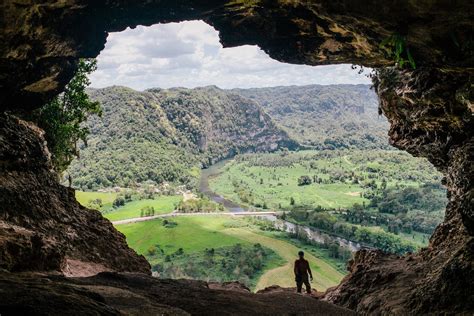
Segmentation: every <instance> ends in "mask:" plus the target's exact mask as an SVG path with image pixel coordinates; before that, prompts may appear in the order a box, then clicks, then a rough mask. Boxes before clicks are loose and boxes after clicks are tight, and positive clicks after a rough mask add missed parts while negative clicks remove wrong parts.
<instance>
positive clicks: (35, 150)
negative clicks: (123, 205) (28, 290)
mask: <svg viewBox="0 0 474 316" xmlns="http://www.w3.org/2000/svg"><path fill="white" fill-rule="evenodd" d="M42 133H43V132H42V130H40V129H39V128H37V127H35V126H34V125H32V124H31V123H27V122H25V121H21V120H19V119H17V118H15V117H13V116H10V115H6V114H0V183H1V186H0V268H2V269H6V270H9V271H25V270H27V271H31V270H34V271H50V270H56V271H63V272H64V273H67V274H68V275H78V276H84V275H92V274H96V273H98V272H101V271H108V270H114V271H133V272H142V273H150V266H149V264H148V262H147V261H146V260H145V258H144V257H143V256H138V255H137V254H136V253H135V252H134V251H133V250H132V249H130V248H129V247H128V246H127V244H126V242H125V237H124V236H123V235H122V234H121V233H119V232H118V231H117V230H116V229H115V228H114V227H113V226H112V224H111V223H110V222H109V221H108V220H106V219H104V218H103V217H102V215H101V214H100V213H99V212H98V211H93V210H89V209H86V208H85V207H83V206H81V205H80V204H79V203H78V202H77V201H76V199H75V197H74V190H72V189H68V188H66V187H64V186H62V185H60V184H59V183H58V181H57V179H56V177H55V175H54V174H53V173H52V172H51V170H50V160H49V153H48V151H47V148H46V146H45V141H44V138H43V136H42Z"/></svg>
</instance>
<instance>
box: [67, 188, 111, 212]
mask: <svg viewBox="0 0 474 316" xmlns="http://www.w3.org/2000/svg"><path fill="white" fill-rule="evenodd" d="M116 198H117V193H114V192H84V191H76V199H77V201H78V202H79V203H81V205H83V206H86V207H87V206H88V204H89V203H90V201H92V200H96V199H101V200H102V207H101V208H100V210H105V209H109V208H112V203H113V202H114V200H115V199H116ZM100 210H99V211H100Z"/></svg>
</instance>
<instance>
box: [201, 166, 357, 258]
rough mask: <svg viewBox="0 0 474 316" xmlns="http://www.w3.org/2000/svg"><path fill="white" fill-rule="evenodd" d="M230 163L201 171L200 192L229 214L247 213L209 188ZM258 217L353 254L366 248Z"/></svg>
mask: <svg viewBox="0 0 474 316" xmlns="http://www.w3.org/2000/svg"><path fill="white" fill-rule="evenodd" d="M229 161H231V159H227V160H222V161H220V162H218V163H216V164H214V165H212V166H210V167H209V168H207V169H203V170H202V171H201V178H200V181H199V191H200V192H201V193H203V194H204V195H206V196H207V197H209V198H210V199H211V200H213V201H215V202H216V203H219V204H222V205H223V206H224V207H225V208H226V209H227V210H228V211H229V212H233V213H239V212H247V211H248V210H247V209H246V208H245V207H244V206H242V205H240V204H238V203H236V202H234V201H231V200H228V199H226V198H225V197H223V196H221V195H219V194H217V193H216V192H214V191H212V189H211V187H210V186H209V179H210V178H212V177H216V176H218V175H219V174H220V173H222V168H223V167H224V166H225V164H226V163H228V162H229ZM258 217H259V218H262V219H265V220H268V221H270V222H272V223H273V225H274V227H275V228H276V229H278V230H281V231H285V232H287V233H292V234H294V233H296V232H297V231H298V233H299V234H306V237H307V238H308V239H309V240H311V241H313V242H316V243H319V244H327V243H328V242H336V243H337V244H339V246H340V247H342V248H344V249H347V250H350V251H352V252H355V251H357V250H360V249H361V248H365V247H363V246H362V245H361V244H360V243H358V242H354V241H351V240H347V239H345V238H342V237H339V236H336V235H332V234H328V233H326V232H322V231H320V230H318V229H315V228H312V227H309V226H304V225H297V224H295V223H292V222H289V221H285V220H281V219H279V218H277V217H276V216H274V215H263V216H258Z"/></svg>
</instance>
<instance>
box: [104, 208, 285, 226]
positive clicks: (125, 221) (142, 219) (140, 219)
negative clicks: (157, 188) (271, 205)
mask: <svg viewBox="0 0 474 316" xmlns="http://www.w3.org/2000/svg"><path fill="white" fill-rule="evenodd" d="M276 214H277V213H276V212H272V211H268V212H239V213H235V212H214V213H204V212H197V213H179V212H176V211H175V212H172V213H167V214H160V215H154V216H144V217H134V218H129V219H123V220H120V221H113V222H112V224H113V225H122V224H130V223H138V222H146V221H151V220H154V219H157V218H166V217H176V216H203V215H204V216H206V215H207V216H216V215H222V216H258V215H276Z"/></svg>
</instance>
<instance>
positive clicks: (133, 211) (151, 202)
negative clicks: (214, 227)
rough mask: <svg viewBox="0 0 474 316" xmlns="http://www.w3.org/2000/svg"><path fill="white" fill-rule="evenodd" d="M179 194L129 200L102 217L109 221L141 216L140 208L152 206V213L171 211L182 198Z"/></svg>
mask: <svg viewBox="0 0 474 316" xmlns="http://www.w3.org/2000/svg"><path fill="white" fill-rule="evenodd" d="M182 199H183V198H182V196H181V195H170V196H167V195H166V196H159V197H157V198H155V199H145V200H138V201H131V202H128V203H126V204H125V205H124V206H121V207H119V208H117V209H114V210H112V211H109V212H106V213H104V217H105V218H108V219H109V220H111V221H118V220H122V219H128V218H134V217H140V216H142V215H143V214H142V209H145V208H147V207H152V208H153V209H154V211H155V212H154V215H159V214H166V213H171V212H173V211H174V210H175V209H176V206H177V205H178V204H179V202H181V200H182Z"/></svg>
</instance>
